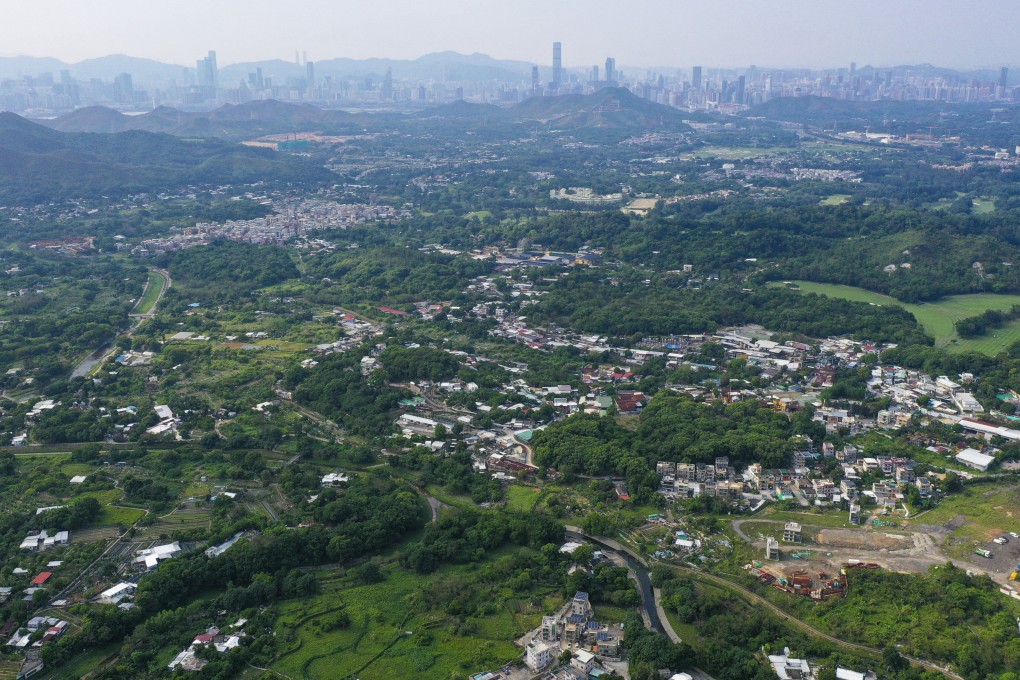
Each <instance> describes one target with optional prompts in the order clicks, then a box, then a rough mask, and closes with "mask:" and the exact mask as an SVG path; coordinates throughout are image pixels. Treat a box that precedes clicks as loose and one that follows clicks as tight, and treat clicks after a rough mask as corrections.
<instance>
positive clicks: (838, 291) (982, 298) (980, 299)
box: [774, 281, 1020, 355]
mask: <svg viewBox="0 0 1020 680" xmlns="http://www.w3.org/2000/svg"><path fill="white" fill-rule="evenodd" d="M790 283H793V284H796V285H797V286H798V287H799V288H800V290H801V291H803V292H805V293H818V294H820V295H827V296H829V297H835V298H842V299H844V300H850V301H852V302H867V303H869V304H874V305H896V306H898V307H903V308H904V309H906V310H907V311H908V312H910V313H911V314H913V315H914V318H915V319H917V322H918V323H920V324H921V325H922V326H924V329H925V330H926V331H927V332H928V333H929V334H930V335H932V336H933V337H934V338H935V344H936V345H937V346H939V347H945V348H946V349H948V350H950V351H952V352H963V351H971V352H982V353H984V354H992V355H994V354H997V353H998V352H1000V351H1002V350H1004V349H1006V348H1007V347H1009V346H1010V345H1012V344H1013V343H1014V342H1016V341H1017V340H1020V321H1013V322H1010V323H1009V324H1007V325H1006V326H1004V327H1003V328H999V329H996V330H994V331H992V332H991V333H989V334H988V335H986V336H983V337H980V338H971V339H967V338H961V337H959V336H958V335H957V334H956V330H955V328H954V327H953V324H954V323H956V322H957V321H958V320H960V319H963V318H965V317H968V316H975V315H977V314H980V313H981V312H984V311H985V310H988V309H1009V308H1010V307H1012V306H1013V305H1015V304H1020V295H999V294H995V293H975V294H973V295H952V296H950V297H947V298H943V299H942V300H939V301H938V302H926V303H921V304H908V303H906V302H900V301H899V300H897V299H896V298H894V297H890V296H888V295H882V294H881V293H875V292H872V291H870V290H865V289H864V288H855V287H853V286H843V285H840V284H835V283H815V282H813V281H791V282H790ZM774 285H780V286H782V285H784V283H782V282H780V283H777V284H774Z"/></svg>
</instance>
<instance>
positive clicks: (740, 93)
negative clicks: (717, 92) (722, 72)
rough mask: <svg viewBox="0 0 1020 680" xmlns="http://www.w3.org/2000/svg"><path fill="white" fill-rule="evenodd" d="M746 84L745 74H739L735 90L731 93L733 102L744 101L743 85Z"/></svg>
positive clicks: (740, 102)
mask: <svg viewBox="0 0 1020 680" xmlns="http://www.w3.org/2000/svg"><path fill="white" fill-rule="evenodd" d="M746 84H747V78H746V76H739V77H738V78H737V91H736V92H735V93H734V95H733V103H734V104H743V103H744V87H745V85H746Z"/></svg>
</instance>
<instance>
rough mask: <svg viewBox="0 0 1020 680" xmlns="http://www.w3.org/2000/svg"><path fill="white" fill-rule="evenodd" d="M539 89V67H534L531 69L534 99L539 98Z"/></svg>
mask: <svg viewBox="0 0 1020 680" xmlns="http://www.w3.org/2000/svg"><path fill="white" fill-rule="evenodd" d="M538 87H539V85H538V67H537V66H532V67H531V96H532V97H537V96H538Z"/></svg>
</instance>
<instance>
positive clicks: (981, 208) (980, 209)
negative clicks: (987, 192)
mask: <svg viewBox="0 0 1020 680" xmlns="http://www.w3.org/2000/svg"><path fill="white" fill-rule="evenodd" d="M971 212H972V213H973V214H975V215H987V214H988V213H990V212H995V199H994V198H988V197H987V196H984V197H981V198H975V199H974V207H973V208H971Z"/></svg>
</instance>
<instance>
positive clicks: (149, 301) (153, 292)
mask: <svg viewBox="0 0 1020 680" xmlns="http://www.w3.org/2000/svg"><path fill="white" fill-rule="evenodd" d="M165 282H166V279H165V278H164V277H163V275H162V274H160V273H159V272H149V285H148V286H146V287H145V293H144V294H143V295H142V297H140V298H139V299H138V302H137V303H135V308H134V309H132V310H131V313H132V314H148V313H149V312H150V311H151V310H152V306H153V305H154V304H156V300H158V299H159V293H160V291H162V290H163V285H164V284H165Z"/></svg>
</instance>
